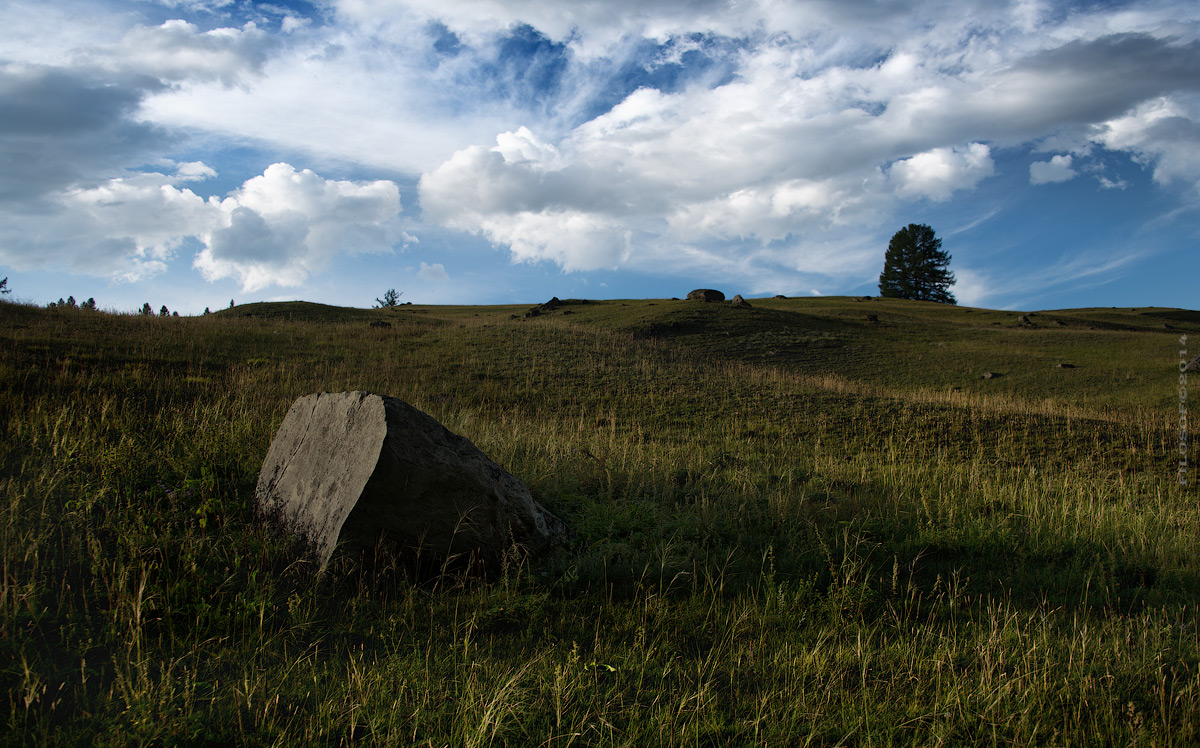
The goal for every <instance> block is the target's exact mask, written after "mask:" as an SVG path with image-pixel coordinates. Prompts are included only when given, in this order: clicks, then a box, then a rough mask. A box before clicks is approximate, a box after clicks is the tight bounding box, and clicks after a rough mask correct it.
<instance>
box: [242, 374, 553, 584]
mask: <svg viewBox="0 0 1200 748" xmlns="http://www.w3.org/2000/svg"><path fill="white" fill-rule="evenodd" d="M255 498H256V500H257V502H258V506H259V509H260V510H261V511H262V512H263V513H264V514H266V515H267V516H268V517H270V518H272V519H273V520H275V521H276V522H277V524H278V525H279V526H281V527H282V528H283V529H284V530H285V531H287V532H289V533H291V534H294V535H296V536H298V537H301V538H303V539H304V540H305V541H306V543H307V544H308V546H309V548H310V549H311V551H312V553H313V556H314V557H315V558H316V560H317V561H318V562H319V563H320V565H321V566H322V567H324V566H325V565H326V564H327V563H328V561H329V559H330V558H331V557H332V556H333V555H334V552H335V550H341V551H348V552H353V551H357V550H361V549H363V548H370V547H373V546H374V545H375V544H377V543H379V542H381V541H386V542H395V543H397V544H398V545H399V546H400V548H401V549H402V550H404V551H405V552H406V553H414V554H417V556H416V557H417V558H420V559H421V560H423V561H425V562H430V563H432V564H434V565H439V564H440V563H441V562H443V561H445V560H447V559H450V560H451V564H452V565H466V564H467V563H470V562H475V563H482V565H483V567H484V569H494V568H497V567H498V565H499V561H500V557H501V556H502V555H503V554H504V553H505V552H506V551H508V550H509V549H510V548H513V547H514V546H516V547H517V548H519V549H520V550H522V551H524V552H529V553H536V552H538V551H541V550H543V549H545V548H546V547H547V546H548V545H550V544H551V543H552V542H554V541H555V540H556V539H559V538H562V537H563V536H564V535H565V533H566V526H565V525H564V524H563V522H562V521H561V520H560V519H558V518H557V517H555V516H554V515H552V514H550V513H549V512H548V511H546V510H545V509H544V508H543V507H542V506H541V505H540V504H538V503H537V502H536V501H534V499H533V497H532V496H531V495H530V493H529V489H528V488H526V487H525V485H524V484H523V483H521V481H519V480H517V479H516V478H515V477H513V476H512V475H510V474H509V473H508V472H507V471H505V470H504V469H503V468H501V467H500V466H499V465H497V464H496V463H495V462H492V460H490V459H489V458H488V457H487V455H485V454H483V453H482V452H480V451H479V450H478V449H477V448H476V447H475V445H473V444H472V443H471V442H470V441H468V440H467V439H466V438H464V437H462V436H458V435H457V434H453V433H451V432H450V431H448V430H447V429H446V428H445V427H444V426H442V425H441V424H440V423H438V422H437V421H436V420H434V419H433V418H432V417H430V416H428V415H426V414H425V413H422V412H421V411H419V410H417V409H416V408H414V407H412V406H411V405H408V404H407V403H404V402H402V401H400V400H398V399H396V398H394V397H386V396H383V395H376V394H373V393H370V392H340V393H321V394H317V395H308V396H306V397H302V398H300V399H299V400H297V401H296V402H295V403H294V404H293V405H292V407H291V409H290V410H289V411H288V414H287V416H286V417H285V418H284V419H283V424H282V425H281V426H280V427H279V431H278V433H276V435H275V439H274V441H272V442H271V447H270V449H269V450H268V451H267V457H266V460H264V461H263V467H262V471H261V472H260V473H259V476H258V488H257V490H256V491H255ZM455 562H457V564H455Z"/></svg>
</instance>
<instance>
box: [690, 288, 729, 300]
mask: <svg viewBox="0 0 1200 748" xmlns="http://www.w3.org/2000/svg"><path fill="white" fill-rule="evenodd" d="M687 297H688V301H724V300H725V294H723V293H721V292H720V291H717V290H715V289H712V288H697V289H696V290H695V291H689V292H688V295H687Z"/></svg>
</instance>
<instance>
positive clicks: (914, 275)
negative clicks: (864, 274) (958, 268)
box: [879, 223, 955, 304]
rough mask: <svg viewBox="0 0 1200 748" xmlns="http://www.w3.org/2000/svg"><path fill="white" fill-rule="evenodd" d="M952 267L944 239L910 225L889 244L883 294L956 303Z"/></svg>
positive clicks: (923, 227)
mask: <svg viewBox="0 0 1200 748" xmlns="http://www.w3.org/2000/svg"><path fill="white" fill-rule="evenodd" d="M949 265H950V255H949V254H947V253H946V252H944V251H943V250H942V240H941V239H939V238H937V236H936V235H935V234H934V233H933V229H931V228H929V227H928V226H926V225H924V224H919V223H910V224H908V226H906V227H904V228H902V229H900V230H899V231H897V232H896V233H895V234H894V235H893V236H892V240H891V241H890V242H888V248H887V254H886V255H885V256H884V262H883V272H882V273H880V274H879V295H880V296H890V297H892V298H896V299H917V300H920V301H940V302H942V303H946V304H954V303H955V299H954V295H953V294H952V293H950V286H952V285H954V273H951V272H950V270H949Z"/></svg>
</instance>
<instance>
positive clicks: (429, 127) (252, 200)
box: [0, 0, 1200, 297]
mask: <svg viewBox="0 0 1200 748" xmlns="http://www.w3.org/2000/svg"><path fill="white" fill-rule="evenodd" d="M64 2H65V3H66V5H64V6H63V7H62V8H56V9H47V10H45V11H44V12H42V13H40V14H39V13H38V12H37V7H38V6H37V5H35V4H32V3H29V2H24V1H23V0H14V2H13V3H12V4H11V5H9V6H8V7H7V8H5V9H0V49H4V50H7V52H6V54H8V55H9V57H7V58H6V59H3V60H0V161H2V162H3V163H5V164H6V168H5V169H4V170H3V171H0V262H2V263H4V264H6V265H9V266H12V267H14V268H38V267H45V268H63V269H68V270H70V271H72V272H79V273H88V274H93V275H100V276H106V277H111V278H116V279H126V280H135V279H143V278H147V277H153V276H154V275H155V274H158V273H162V272H163V271H164V269H165V268H166V267H168V266H169V265H170V264H171V263H173V262H184V261H187V262H190V263H191V266H192V267H194V268H195V270H196V271H197V272H198V273H199V274H200V276H201V277H202V278H204V279H207V280H209V281H215V280H220V279H234V280H236V281H237V282H238V283H240V284H241V285H242V287H243V288H245V289H247V290H253V289H260V288H265V287H268V286H271V285H283V286H287V285H296V284H299V283H303V282H304V281H305V279H307V278H310V277H312V276H313V275H315V274H318V273H322V272H325V270H326V269H328V268H329V267H331V266H332V265H333V263H334V262H335V258H336V257H337V256H338V254H339V253H347V254H358V253H365V252H386V251H388V250H389V249H391V248H392V247H394V246H397V245H398V244H400V243H405V242H408V241H411V240H412V236H411V234H410V233H406V232H415V231H417V230H418V228H419V227H420V226H421V225H424V226H427V227H437V228H440V229H444V230H449V231H452V232H462V233H465V234H471V235H476V236H480V237H483V238H484V239H486V240H487V241H488V242H490V243H491V244H493V245H494V246H495V247H497V248H498V249H499V250H500V251H501V252H502V253H504V254H506V255H507V256H508V257H509V258H511V259H512V260H513V261H515V262H528V263H547V264H549V265H551V266H553V267H556V268H559V269H561V270H563V271H566V272H575V271H593V270H601V269H612V268H618V269H632V270H639V271H647V272H677V271H678V270H679V269H680V268H686V269H687V270H688V272H692V273H696V274H703V273H720V274H722V275H723V276H726V277H731V278H736V279H738V280H739V281H741V282H744V283H745V284H746V285H747V286H748V287H750V288H752V289H755V290H757V289H760V288H761V289H763V290H765V289H767V288H778V284H780V283H781V280H780V279H781V278H786V279H787V280H786V283H789V284H790V285H791V286H792V287H794V288H796V289H807V288H812V287H813V286H814V285H822V284H825V283H827V282H828V283H830V284H832V285H836V286H840V287H849V286H854V285H856V284H859V283H862V282H866V281H869V280H870V278H871V276H872V275H873V274H874V273H875V272H877V266H878V261H879V254H880V252H881V249H880V247H881V246H882V244H881V243H880V238H881V237H884V238H885V237H886V235H888V234H890V232H891V231H892V230H894V228H895V227H896V226H897V225H902V224H903V223H906V222H907V220H908V218H909V217H910V216H911V215H913V214H914V213H919V212H921V211H927V210H932V209H936V208H937V206H945V205H947V204H949V203H952V202H953V201H954V200H956V199H957V198H959V197H961V196H962V195H964V194H967V193H970V192H972V191H975V190H979V189H980V188H981V187H982V186H984V185H986V184H988V180H992V179H995V178H997V177H998V176H1001V175H1002V173H1003V171H1004V169H1003V165H1004V163H1005V159H1016V158H1017V157H1018V156H1019V158H1020V159H1021V160H1020V163H1019V166H1018V169H1019V170H1020V171H1021V172H1022V174H1021V179H1022V180H1024V175H1023V171H1024V169H1026V168H1028V170H1029V176H1028V182H1029V183H1030V184H1032V185H1035V186H1036V185H1046V184H1052V183H1064V182H1067V181H1070V180H1072V179H1073V178H1075V177H1076V176H1078V175H1081V174H1082V175H1092V176H1094V177H1095V179H1094V180H1079V182H1076V184H1079V183H1081V182H1084V181H1087V182H1089V183H1090V184H1091V185H1092V187H1093V188H1094V189H1102V188H1103V187H1106V186H1111V187H1121V186H1124V185H1125V182H1124V181H1122V180H1121V178H1120V177H1119V176H1118V177H1111V178H1110V176H1106V173H1105V172H1104V168H1103V165H1104V163H1105V159H1106V158H1109V157H1110V156H1112V155H1113V154H1116V155H1120V156H1124V157H1128V158H1130V159H1132V160H1133V161H1134V162H1135V163H1136V164H1139V165H1141V166H1143V167H1144V168H1145V169H1147V170H1148V171H1149V173H1151V174H1152V175H1153V179H1154V180H1155V182H1156V184H1158V185H1160V186H1161V187H1162V188H1163V189H1164V190H1171V191H1172V194H1175V195H1181V196H1183V197H1182V198H1181V199H1182V200H1185V201H1192V202H1193V203H1195V202H1197V201H1200V156H1197V154H1200V147H1197V146H1200V77H1198V76H1197V75H1196V72H1195V71H1196V70H1200V12H1198V11H1197V10H1196V9H1195V8H1194V7H1193V5H1192V4H1189V3H1182V2H1172V1H1171V0H1162V1H1158V0H1154V1H1150V0H1147V1H1145V2H1141V3H1136V4H1134V5H1133V6H1130V7H1128V8H1110V7H1106V6H1103V5H1099V6H1086V7H1084V6H1078V5H1073V4H1065V3H1025V2H1010V3H992V2H983V1H982V0H970V1H968V2H963V3H943V2H933V1H932V0H903V1H902V2H896V3H886V4H884V3H878V2H873V1H868V0H852V1H849V2H847V1H840V2H835V1H834V0H817V1H815V2H806V3H781V2H776V1H775V0H747V1H746V2H736V3H734V2H727V1H723V0H663V1H662V2H656V3H653V4H646V3H643V2H636V1H635V0H617V1H616V2H610V1H609V0H604V1H603V2H601V0H580V1H579V2H571V3H563V2H558V0H522V2H516V0H480V2H474V3H469V4H468V3H440V2H438V3H435V2H432V1H431V0H329V2H327V3H322V4H320V10H319V11H313V12H311V13H310V14H309V15H307V16H304V15H301V14H300V12H299V11H297V10H295V9H289V8H284V7H282V6H279V7H276V6H274V5H253V4H243V3H224V2H164V3H160V4H159V5H158V6H156V7H157V13H158V15H156V16H153V17H151V16H149V15H147V16H145V17H140V18H139V17H138V16H136V15H132V13H133V12H132V11H130V9H129V6H126V5H123V4H120V3H117V2H116V0H113V2H112V3H109V2H100V1H99V0H98V1H97V2H95V3H87V4H84V3H74V2H73V0H64ZM149 5H150V4H147V5H146V7H149ZM64 8H66V9H64ZM83 9H87V12H86V13H84V12H83ZM69 10H70V11H73V12H68V11H69ZM163 14H166V16H167V17H164V16H163ZM131 18H132V19H134V20H133V21H130V19H131ZM247 143H250V144H253V145H254V147H255V148H257V149H259V150H260V151H261V152H265V153H275V154H280V155H278V156H276V157H272V158H270V160H264V161H262V162H259V163H255V164H253V165H252V166H246V167H244V168H243V170H242V171H240V172H239V173H237V174H236V176H235V177H234V178H233V181H232V182H231V184H232V185H236V186H234V187H233V189H231V190H229V191H226V192H224V193H222V194H211V193H212V192H214V190H209V191H207V192H206V191H205V190H204V189H203V186H204V185H205V184H206V183H209V180H213V179H215V178H216V176H217V175H216V174H215V170H213V169H212V168H210V167H209V166H207V165H205V163H202V162H201V161H209V160H208V159H207V158H205V159H202V160H201V159H199V156H198V155H197V154H198V153H199V152H201V151H202V150H203V148H204V147H207V146H213V147H217V148H227V149H236V148H238V147H241V146H243V145H245V144H247ZM214 144H215V145H214ZM1031 153H1036V154H1038V155H1037V156H1030V155H1029V154H1031ZM1014 154H1016V155H1014ZM272 162H274V163H272ZM292 164H296V165H295V166H293V165H292ZM364 170H369V173H372V174H380V173H383V174H384V175H386V176H392V177H394V178H393V179H384V180H379V179H352V178H351V179H346V178H339V179H330V178H327V177H323V176H321V174H326V175H328V174H330V173H331V171H332V172H333V173H336V174H338V175H339V176H343V175H346V176H354V175H355V174H356V173H366V171H364ZM222 171H227V170H226V169H225V168H224V167H222ZM402 184H407V185H416V186H417V197H418V199H419V207H420V213H419V218H418V214H416V213H413V212H410V213H409V214H404V216H403V217H402V214H401V205H400V190H401V185H402ZM1111 194H1116V193H1111ZM420 222H423V224H421V223H420ZM439 268H440V270H439ZM964 270H966V271H967V272H965V273H961V274H960V277H961V278H967V279H971V283H972V284H973V288H975V289H976V290H973V291H971V292H970V293H971V294H973V295H975V296H977V297H982V294H984V293H985V291H984V290H981V289H983V284H984V280H983V276H982V275H981V274H979V273H974V274H972V272H971V271H970V268H964ZM420 274H421V277H422V279H424V280H429V281H439V280H443V279H444V277H445V269H444V266H442V265H441V264H439V263H434V264H429V265H427V264H424V263H422V265H421V271H420Z"/></svg>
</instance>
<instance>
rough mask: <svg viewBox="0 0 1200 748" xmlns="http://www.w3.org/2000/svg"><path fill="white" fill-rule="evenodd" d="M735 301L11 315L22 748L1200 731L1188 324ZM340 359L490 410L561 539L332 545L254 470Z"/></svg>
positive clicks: (12, 499) (2, 631)
mask: <svg viewBox="0 0 1200 748" xmlns="http://www.w3.org/2000/svg"><path fill="white" fill-rule="evenodd" d="M751 302H752V304H753V305H754V306H753V308H751V309H733V308H729V307H725V306H721V305H713V304H699V303H694V302H681V301H669V300H651V301H632V300H630V301H610V302H595V303H587V304H568V305H565V306H563V307H561V308H560V309H559V310H556V311H554V312H552V313H549V314H544V315H541V316H538V317H534V318H528V319H527V318H524V317H523V314H524V312H525V311H526V310H527V309H528V308H529V306H531V305H520V306H509V307H422V306H407V305H406V306H403V307H399V308H395V309H389V310H351V309H340V308H336V307H327V306H323V305H317V304H307V303H303V302H291V303H287V304H256V305H245V306H243V307H236V308H234V309H231V310H224V311H221V312H218V313H216V314H212V315H209V316H206V317H201V318H164V319H160V318H144V317H140V316H116V315H105V314H95V313H86V312H80V311H76V310H54V311H51V310H41V309H34V308H30V307H24V306H18V305H11V304H4V305H0V428H3V442H2V449H0V466H2V469H0V551H2V556H0V689H2V690H3V693H4V702H3V703H4V704H5V705H6V708H5V710H4V714H3V715H2V716H0V719H2V720H3V721H2V723H0V725H2V726H0V742H3V743H6V744H13V745H56V744H57V745H75V744H94V745H127V744H145V745H217V744H227V743H230V742H233V743H240V744H248V745H313V744H320V745H342V744H345V745H350V744H355V745H424V746H443V745H453V746H459V745H473V746H478V745H514V746H516V745H522V746H524V745H545V746H558V745H562V746H567V745H580V746H583V745H597V746H604V745H622V746H625V745H627V746H644V745H680V746H693V745H829V746H833V745H863V746H866V745H878V746H890V745H934V744H946V745H961V744H984V745H1030V744H1032V745H1070V746H1078V745H1146V746H1151V745H1154V746H1169V745H1191V744H1195V743H1196V742H1197V741H1198V740H1200V736H1198V735H1197V729H1198V728H1197V726H1198V725H1200V634H1198V633H1197V623H1198V621H1197V617H1196V604H1197V600H1200V577H1198V572H1200V565H1198V563H1197V561H1198V558H1197V554H1198V548H1197V542H1196V538H1197V534H1198V531H1200V496H1198V495H1197V493H1196V489H1195V488H1194V486H1192V487H1181V486H1179V485H1177V483H1176V481H1175V471H1176V465H1177V462H1176V460H1177V458H1176V456H1175V450H1176V447H1177V444H1178V436H1177V433H1176V430H1177V377H1178V374H1177V369H1176V366H1177V364H1178V349H1179V345H1178V338H1179V335H1180V334H1188V335H1195V336H1196V339H1197V340H1200V314H1197V313H1196V312H1190V311H1186V310H1164V309H1137V310H1128V309H1120V310H1112V309H1094V310H1093V309H1088V310H1060V311H1046V312H1037V313H1034V314H1033V315H1032V316H1031V320H1032V321H1033V322H1034V324H1035V325H1036V326H1035V327H1032V328H1030V327H1026V326H1022V325H1019V324H1018V323H1017V316H1018V315H1017V313H1010V312H1000V311H991V310H983V309H964V308H950V307H944V306H939V305H933V304H922V303H916V302H902V301H894V300H888V301H885V300H879V299H872V300H870V301H862V300H858V299H853V298H822V299H783V300H751ZM564 312H570V314H565V313H564ZM868 314H873V315H875V316H876V318H877V319H878V322H871V321H868V319H867V315H868ZM514 317H515V318H514ZM375 320H385V321H388V322H389V323H390V324H391V327H387V328H379V327H371V326H370V324H369V323H370V322H372V321H375ZM1056 320H1057V321H1059V322H1061V323H1062V324H1055V321H1056ZM1164 323H1166V324H1169V325H1170V326H1171V328H1170V329H1167V328H1164V327H1163V324H1164ZM1062 362H1067V363H1073V364H1074V368H1072V369H1060V368H1057V367H1056V366H1055V364H1057V363H1062ZM983 371H993V372H996V373H999V374H1001V375H1002V376H1000V377H998V378H993V379H986V380H985V379H981V378H980V375H981V374H982V372H983ZM348 389H368V390H373V391H377V392H382V393H386V394H391V395H395V396H398V397H400V398H402V399H404V400H406V401H408V402H411V403H413V404H414V405H416V406H417V407H419V408H421V409H423V410H425V411H427V412H429V413H430V414H431V415H433V416H435V417H436V418H438V419H439V420H441V421H442V422H443V423H445V424H446V425H447V426H448V427H449V428H451V429H452V430H454V431H456V432H459V433H462V434H464V435H466V436H468V437H469V438H470V439H471V440H472V441H473V442H475V443H476V444H477V445H478V446H479V447H480V448H481V449H483V450H484V451H485V452H487V453H488V454H489V455H490V456H491V457H493V458H494V459H496V460H497V461H498V462H500V463H501V464H502V465H504V466H506V467H507V468H508V469H509V470H510V471H511V472H513V473H514V474H515V475H517V476H518V477H519V478H521V479H522V480H523V481H525V482H526V483H527V484H528V485H529V486H530V487H531V489H532V491H533V492H534V494H535V496H536V497H537V498H538V500H539V501H541V502H542V503H543V504H545V505H546V506H547V507H549V508H550V509H551V510H552V511H554V512H555V513H557V514H558V515H559V516H561V517H563V518H564V519H565V520H566V521H567V522H568V524H569V525H570V526H571V528H572V536H571V540H570V543H569V545H568V547H567V548H565V549H563V550H562V551H561V552H559V553H557V554H555V555H552V556H549V557H546V558H543V559H538V560H536V561H535V562H533V563H532V564H524V565H521V566H519V567H515V568H509V569H506V570H505V571H504V573H503V574H501V575H500V576H498V577H497V578H496V579H493V580H490V581H483V580H478V579H469V578H443V579H440V580H436V581H435V582H423V583H417V582H414V581H411V580H408V579H407V578H406V577H405V575H404V573H403V572H402V571H401V570H399V569H396V568H394V567H393V566H391V565H389V564H388V563H386V560H385V561H384V562H383V563H381V564H379V565H377V566H376V567H375V568H372V569H370V570H367V569H363V568H357V567H354V566H352V565H350V564H348V563H344V562H343V563H339V564H338V565H335V566H334V567H333V568H331V570H330V571H329V573H327V574H325V575H320V576H318V575H316V574H315V572H314V570H313V569H312V568H311V566H310V565H308V564H307V563H305V562H302V561H297V560H296V556H295V555H294V549H292V548H290V547H289V545H288V543H287V542H286V541H285V540H284V539H282V538H279V537H276V536H275V535H273V534H272V533H271V532H270V531H269V530H268V529H267V528H265V527H264V526H263V525H262V524H261V523H260V522H259V521H258V518H257V517H256V516H255V514H254V511H253V502H252V498H253V490H254V485H255V482H256V478H257V472H258V469H259V467H260V465H261V461H262V459H263V457H264V455H265V454H266V449H267V446H268V444H269V443H270V440H271V438H272V436H273V435H274V431H275V429H276V428H277V427H278V425H279V423H280V422H281V421H282V418H283V415H284V414H285V413H286V411H287V408H288V407H289V406H290V404H291V403H292V401H293V400H294V399H295V398H297V397H299V396H301V395H304V394H308V393H311V392H318V391H340V390H348ZM1192 475H1193V477H1194V475H1195V473H1194V472H1193V473H1192Z"/></svg>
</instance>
